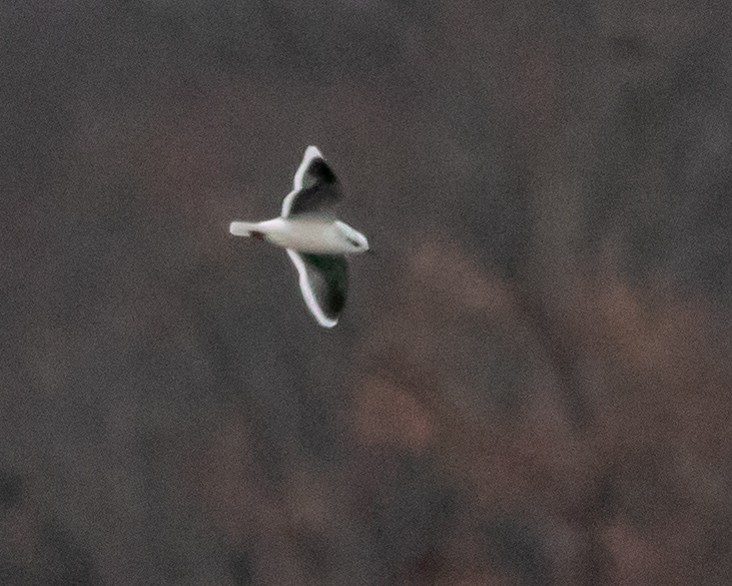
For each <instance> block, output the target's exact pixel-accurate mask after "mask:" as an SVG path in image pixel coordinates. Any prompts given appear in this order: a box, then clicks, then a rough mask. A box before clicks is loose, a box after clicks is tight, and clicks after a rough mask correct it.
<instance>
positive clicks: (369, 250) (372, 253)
mask: <svg viewBox="0 0 732 586" xmlns="http://www.w3.org/2000/svg"><path fill="white" fill-rule="evenodd" d="M366 254H368V255H371V256H379V255H378V254H376V251H375V250H374V249H373V248H369V249H368V250H367V251H366Z"/></svg>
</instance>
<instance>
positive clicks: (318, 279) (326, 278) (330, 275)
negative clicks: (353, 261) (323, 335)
mask: <svg viewBox="0 0 732 586" xmlns="http://www.w3.org/2000/svg"><path fill="white" fill-rule="evenodd" d="M287 254H288V255H289V256H290V260H292V264H294V265H295V268H296V269H297V273H298V275H299V277H300V291H302V296H303V298H304V299H305V304H306V305H307V306H308V309H309V310H310V313H312V314H313V316H314V317H315V319H316V320H317V321H318V323H319V324H320V325H321V326H323V327H326V328H332V327H333V326H335V325H336V324H337V323H338V317H339V316H340V314H341V311H343V307H344V306H345V304H346V295H347V292H348V264H347V263H346V257H345V256H343V255H338V254H305V253H300V252H297V251H295V250H292V249H290V248H288V249H287Z"/></svg>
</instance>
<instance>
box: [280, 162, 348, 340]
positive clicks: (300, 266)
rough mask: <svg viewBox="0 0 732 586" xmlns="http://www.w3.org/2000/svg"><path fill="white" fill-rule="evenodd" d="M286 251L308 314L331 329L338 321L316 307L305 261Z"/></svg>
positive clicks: (316, 301) (289, 250) (297, 255)
mask: <svg viewBox="0 0 732 586" xmlns="http://www.w3.org/2000/svg"><path fill="white" fill-rule="evenodd" d="M310 148H315V147H310ZM315 150H317V149H315ZM286 250H287V254H288V256H289V257H290V260H291V261H292V264H294V265H295V268H296V269H297V274H298V275H299V283H300V291H301V292H302V296H303V298H304V299H305V305H307V306H308V309H309V310H310V313H312V314H313V317H315V319H316V320H317V321H318V323H319V324H320V325H321V326H323V327H324V328H332V327H333V326H335V325H336V324H337V323H338V320H337V319H331V318H329V317H328V316H326V315H325V314H324V313H323V310H322V309H320V305H318V300H317V299H316V298H315V293H313V290H312V289H311V287H310V283H309V282H308V270H307V268H306V267H305V261H304V260H303V259H302V257H301V256H300V255H299V254H298V253H297V252H295V251H294V250H292V249H291V248H287V249H286Z"/></svg>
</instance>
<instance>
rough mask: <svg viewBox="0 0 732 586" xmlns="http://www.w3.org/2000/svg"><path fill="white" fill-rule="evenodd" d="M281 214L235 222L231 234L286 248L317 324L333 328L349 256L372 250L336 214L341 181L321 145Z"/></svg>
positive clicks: (308, 157)
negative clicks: (324, 154)
mask: <svg viewBox="0 0 732 586" xmlns="http://www.w3.org/2000/svg"><path fill="white" fill-rule="evenodd" d="M293 187H294V189H293V191H291V192H290V193H289V194H288V195H287V197H285V199H284V201H283V202H282V214H281V215H280V217H279V218H274V219H272V220H266V221H264V222H232V223H231V225H230V226H229V232H231V234H233V235H234V236H249V237H252V238H258V239H261V240H266V241H268V242H270V243H272V244H274V245H275V246H280V247H282V248H284V249H285V250H286V251H287V255H288V256H289V257H290V260H291V261H292V263H293V264H294V265H295V268H296V269H297V272H298V275H299V278H300V291H302V296H303V298H304V299H305V304H306V305H307V307H308V309H309V310H310V313H312V314H313V317H315V319H316V320H317V321H318V323H319V324H320V325H321V326H323V327H326V328H332V327H333V326H335V325H336V324H337V323H338V318H339V316H340V314H341V312H342V311H343V307H344V305H345V303H346V294H347V291H348V263H347V262H346V255H347V254H360V253H362V252H369V243H368V240H366V237H365V236H364V235H363V234H361V233H360V232H358V231H357V230H354V229H353V228H352V227H351V226H349V225H348V224H346V223H345V222H341V221H340V220H338V219H337V218H336V216H335V212H334V208H335V205H336V204H337V203H338V202H339V201H340V199H341V197H342V193H341V185H340V182H339V181H338V178H337V177H336V176H335V173H333V170H332V169H331V168H330V166H329V165H328V163H326V162H325V159H324V158H323V155H322V153H321V152H320V151H319V150H318V148H317V147H314V146H309V147H308V148H307V149H305V155H304V156H303V159H302V163H300V166H299V167H298V169H297V172H296V173H295V179H294V181H293Z"/></svg>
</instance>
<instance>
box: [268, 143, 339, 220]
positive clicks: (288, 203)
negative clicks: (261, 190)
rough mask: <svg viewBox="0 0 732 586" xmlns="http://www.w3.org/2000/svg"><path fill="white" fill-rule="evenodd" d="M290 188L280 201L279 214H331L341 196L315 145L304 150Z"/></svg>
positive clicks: (336, 180) (285, 216)
mask: <svg viewBox="0 0 732 586" xmlns="http://www.w3.org/2000/svg"><path fill="white" fill-rule="evenodd" d="M293 184H294V188H295V189H294V191H292V192H291V193H290V194H289V195H288V196H287V197H286V198H285V200H284V201H283V202H282V217H283V218H287V217H292V216H297V215H300V214H320V215H331V214H332V210H333V207H334V206H335V204H336V203H338V201H339V200H340V199H341V186H340V183H339V182H338V178H337V177H336V176H335V173H333V170H332V169H331V168H330V166H328V163H326V162H325V159H323V155H322V153H321V152H320V151H319V150H318V147H314V146H309V147H308V148H307V149H305V155H304V156H303V158H302V163H300V166H299V167H298V169H297V172H296V173H295V179H294V181H293Z"/></svg>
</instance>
